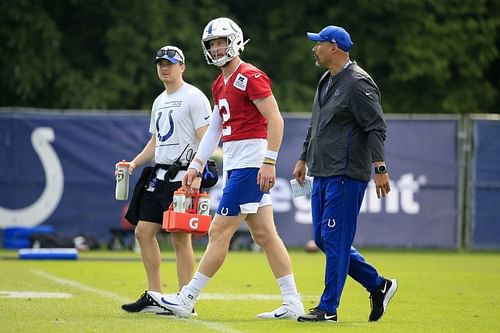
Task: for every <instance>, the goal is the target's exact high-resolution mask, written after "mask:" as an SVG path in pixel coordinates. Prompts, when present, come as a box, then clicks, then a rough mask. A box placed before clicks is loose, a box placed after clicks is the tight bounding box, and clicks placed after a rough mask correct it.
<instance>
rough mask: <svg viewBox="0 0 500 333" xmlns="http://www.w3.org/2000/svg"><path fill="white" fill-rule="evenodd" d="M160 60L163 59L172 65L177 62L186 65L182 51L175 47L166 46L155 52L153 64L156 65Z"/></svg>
mask: <svg viewBox="0 0 500 333" xmlns="http://www.w3.org/2000/svg"><path fill="white" fill-rule="evenodd" d="M161 59H165V60H168V61H170V62H171V63H173V64H176V63H178V62H181V63H183V64H184V63H186V58H185V57H184V53H183V52H182V50H181V49H180V48H178V47H176V46H171V45H167V46H164V47H162V48H161V49H159V50H158V52H156V59H155V62H154V63H155V64H156V63H158V62H159V61H160V60H161Z"/></svg>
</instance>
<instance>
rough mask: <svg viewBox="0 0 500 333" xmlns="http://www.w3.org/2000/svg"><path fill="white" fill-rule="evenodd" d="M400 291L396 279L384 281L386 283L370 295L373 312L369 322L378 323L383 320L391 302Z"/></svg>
mask: <svg viewBox="0 0 500 333" xmlns="http://www.w3.org/2000/svg"><path fill="white" fill-rule="evenodd" d="M396 289H398V282H397V281H396V280H395V279H392V280H388V279H384V282H382V284H381V285H380V286H379V287H378V288H377V289H376V290H375V291H374V292H372V293H371V294H370V306H371V308H372V311H371V312H370V317H368V321H377V320H379V319H380V318H382V315H383V314H384V313H385V311H386V310H387V306H388V305H389V301H390V300H391V298H392V297H393V296H394V294H395V293H396Z"/></svg>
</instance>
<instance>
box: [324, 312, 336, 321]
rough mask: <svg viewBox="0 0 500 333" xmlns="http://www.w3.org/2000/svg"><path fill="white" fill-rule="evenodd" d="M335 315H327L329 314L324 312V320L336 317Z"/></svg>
mask: <svg viewBox="0 0 500 333" xmlns="http://www.w3.org/2000/svg"><path fill="white" fill-rule="evenodd" d="M336 317H337V316H336V315H331V316H329V315H327V314H326V313H325V320H330V319H333V318H336Z"/></svg>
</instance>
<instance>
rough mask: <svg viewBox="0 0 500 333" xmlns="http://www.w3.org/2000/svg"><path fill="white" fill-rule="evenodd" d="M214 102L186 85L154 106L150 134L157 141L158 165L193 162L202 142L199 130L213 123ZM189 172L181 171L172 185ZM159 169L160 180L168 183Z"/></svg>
mask: <svg viewBox="0 0 500 333" xmlns="http://www.w3.org/2000/svg"><path fill="white" fill-rule="evenodd" d="M210 116H211V110H210V102H209V101H208V98H207V97H206V96H205V94H203V92H202V91H201V90H200V89H198V88H196V87H195V86H193V85H191V84H189V83H186V82H184V83H183V84H182V86H181V87H180V88H179V89H178V90H177V91H176V92H174V93H172V94H168V93H167V91H166V90H165V91H163V92H162V93H161V94H160V95H159V96H158V97H156V99H155V101H154V102H153V107H152V109H151V122H150V125H149V132H150V133H151V134H154V135H155V137H156V149H155V162H156V163H157V164H172V163H174V162H175V161H176V160H177V159H179V162H180V163H181V164H182V165H183V166H185V165H188V164H189V162H190V161H191V160H192V159H193V156H194V154H195V153H196V151H197V150H198V145H199V144H200V140H199V139H198V137H197V136H196V130H197V129H198V128H200V127H203V126H205V125H208V124H209V123H210ZM184 174H185V171H179V173H178V174H177V176H176V177H175V178H174V179H171V180H170V181H171V182H174V181H180V180H182V177H183V176H184ZM164 175H165V171H163V170H162V169H159V171H158V173H157V177H158V178H159V179H164Z"/></svg>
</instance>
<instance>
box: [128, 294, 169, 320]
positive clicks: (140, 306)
mask: <svg viewBox="0 0 500 333" xmlns="http://www.w3.org/2000/svg"><path fill="white" fill-rule="evenodd" d="M122 309H123V310H125V311H127V312H135V313H155V314H158V315H172V314H173V313H172V312H171V311H170V310H167V309H166V308H165V307H162V306H161V305H159V304H158V302H156V301H155V300H154V299H153V298H152V297H150V296H149V295H148V292H147V291H145V292H144V293H143V294H142V295H141V296H140V297H139V299H138V300H137V301H135V302H132V303H128V304H123V305H122Z"/></svg>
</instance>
